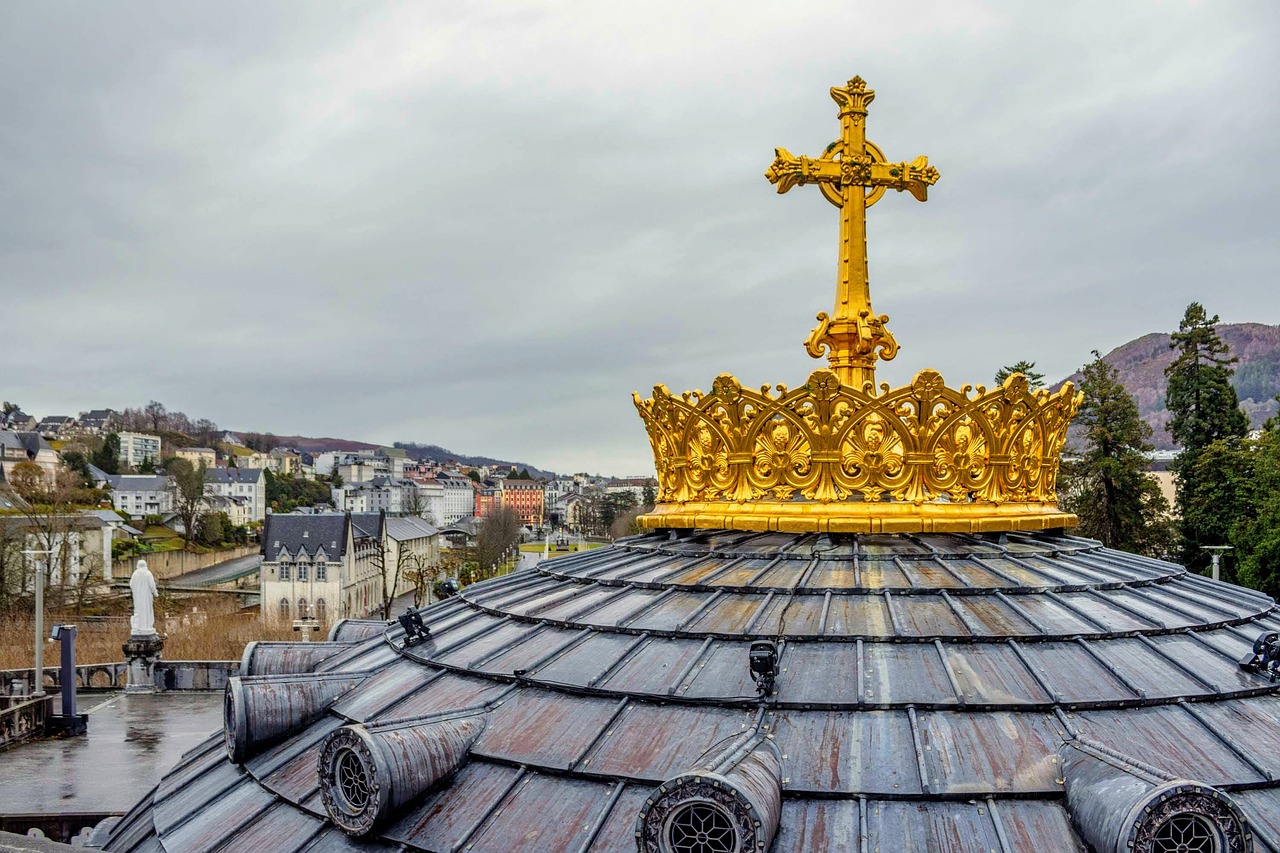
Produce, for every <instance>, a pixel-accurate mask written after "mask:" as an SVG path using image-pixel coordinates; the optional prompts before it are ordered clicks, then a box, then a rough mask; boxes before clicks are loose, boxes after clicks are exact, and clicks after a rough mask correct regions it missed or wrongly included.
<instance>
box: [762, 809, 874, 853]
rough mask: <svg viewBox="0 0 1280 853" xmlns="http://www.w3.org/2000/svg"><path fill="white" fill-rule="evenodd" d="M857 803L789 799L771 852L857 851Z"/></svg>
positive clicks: (851, 852) (858, 830) (858, 828)
mask: <svg viewBox="0 0 1280 853" xmlns="http://www.w3.org/2000/svg"><path fill="white" fill-rule="evenodd" d="M859 832H860V826H859V822H858V801H857V800H788V801H787V802H784V803H783V804H782V821H781V826H780V827H779V829H778V837H777V838H776V839H774V842H773V850H772V853H815V851H819V850H824V851H825V850H830V851H836V850H841V851H850V853H856V851H858V849H859V848H858V839H859Z"/></svg>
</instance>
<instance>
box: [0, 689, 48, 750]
mask: <svg viewBox="0 0 1280 853" xmlns="http://www.w3.org/2000/svg"><path fill="white" fill-rule="evenodd" d="M51 713H53V697H52V696H44V697H42V698H39V699H33V698H30V697H27V696H0V750H3V749H5V748H7V747H10V746H13V745H14V744H16V743H19V742H21V741H24V740H26V739H27V738H32V737H35V736H36V735H39V734H43V733H44V724H45V719H46V718H47V717H48V716H49V715H50V714H51Z"/></svg>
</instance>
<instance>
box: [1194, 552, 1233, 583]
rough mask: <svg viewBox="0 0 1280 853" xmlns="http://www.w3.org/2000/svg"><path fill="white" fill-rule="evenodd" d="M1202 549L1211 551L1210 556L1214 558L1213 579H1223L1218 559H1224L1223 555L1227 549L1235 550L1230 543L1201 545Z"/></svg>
mask: <svg viewBox="0 0 1280 853" xmlns="http://www.w3.org/2000/svg"><path fill="white" fill-rule="evenodd" d="M1200 547H1201V549H1203V550H1205V551H1208V552H1209V558H1210V559H1212V560H1213V579H1214V580H1221V578H1220V577H1218V561H1219V560H1221V559H1222V555H1223V554H1225V553H1226V552H1227V551H1231V550H1234V549H1233V548H1232V547H1231V546H1230V545H1201V546H1200Z"/></svg>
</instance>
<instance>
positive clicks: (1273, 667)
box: [1240, 631, 1280, 681]
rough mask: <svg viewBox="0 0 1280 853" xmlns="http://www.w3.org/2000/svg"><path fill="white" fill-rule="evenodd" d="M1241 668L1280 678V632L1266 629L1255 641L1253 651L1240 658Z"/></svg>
mask: <svg viewBox="0 0 1280 853" xmlns="http://www.w3.org/2000/svg"><path fill="white" fill-rule="evenodd" d="M1240 668H1241V669H1243V670H1244V671H1246V672H1256V673H1259V674H1261V675H1265V676H1267V678H1269V679H1271V680H1272V681H1275V680H1276V679H1277V678H1280V633H1277V632H1276V631H1264V632H1263V633H1262V634H1260V635H1259V636H1258V639H1256V640H1254V641H1253V651H1252V652H1251V653H1249V654H1247V655H1245V656H1244V657H1242V658H1241V659H1240Z"/></svg>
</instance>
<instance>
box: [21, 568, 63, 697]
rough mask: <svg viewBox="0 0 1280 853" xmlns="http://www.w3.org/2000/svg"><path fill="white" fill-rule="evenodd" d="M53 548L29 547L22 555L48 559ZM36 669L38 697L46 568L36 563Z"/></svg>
mask: <svg viewBox="0 0 1280 853" xmlns="http://www.w3.org/2000/svg"><path fill="white" fill-rule="evenodd" d="M54 553H55V552H54V551H53V549H50V548H28V549H27V550H25V551H23V552H22V556H24V557H26V558H27V559H28V560H31V559H32V558H33V557H34V556H35V555H36V554H44V556H45V558H46V560H48V559H50V558H52V557H53V555H54ZM35 584H36V669H35V682H36V683H35V690H34V691H33V695H34V696H36V697H40V696H44V569H43V568H42V567H41V566H40V565H39V564H36V577H35Z"/></svg>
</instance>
